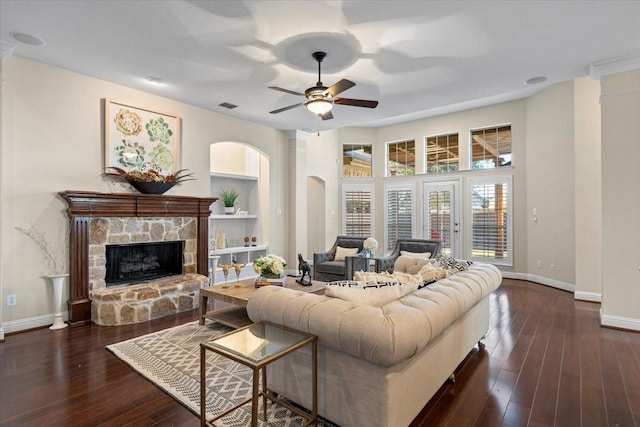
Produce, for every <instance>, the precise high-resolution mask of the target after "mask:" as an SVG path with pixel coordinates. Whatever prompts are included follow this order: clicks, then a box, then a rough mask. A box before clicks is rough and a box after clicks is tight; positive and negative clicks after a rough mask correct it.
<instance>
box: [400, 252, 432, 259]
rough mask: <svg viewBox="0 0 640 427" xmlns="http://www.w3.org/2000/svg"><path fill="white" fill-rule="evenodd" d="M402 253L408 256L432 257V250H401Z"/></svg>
mask: <svg viewBox="0 0 640 427" xmlns="http://www.w3.org/2000/svg"><path fill="white" fill-rule="evenodd" d="M400 255H402V256H408V257H410V258H427V259H429V258H431V252H409V251H400Z"/></svg>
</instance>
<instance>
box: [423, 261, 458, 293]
mask: <svg viewBox="0 0 640 427" xmlns="http://www.w3.org/2000/svg"><path fill="white" fill-rule="evenodd" d="M451 274H453V271H452V270H448V269H445V268H440V267H439V266H437V265H436V264H435V263H431V262H428V263H426V264H424V265H423V266H422V268H421V269H420V271H419V272H418V276H420V278H421V279H422V285H421V286H420V287H422V286H426V285H428V284H430V283H433V282H435V281H438V280H440V279H444V278H445V277H447V276H450V275H451Z"/></svg>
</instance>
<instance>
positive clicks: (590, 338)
mask: <svg viewBox="0 0 640 427" xmlns="http://www.w3.org/2000/svg"><path fill="white" fill-rule="evenodd" d="M491 308H492V314H491V327H490V330H489V333H488V334H487V338H486V340H485V344H486V345H485V347H484V348H482V349H478V348H475V349H474V350H473V351H472V352H471V353H470V355H469V356H468V357H467V359H466V360H465V361H464V362H463V363H462V364H461V365H460V366H459V368H458V370H457V371H456V376H457V381H456V383H454V384H445V385H444V386H443V387H442V388H441V389H440V391H439V392H438V393H437V394H436V396H434V397H433V399H431V401H430V402H429V403H428V404H427V406H426V407H425V408H424V410H423V411H422V413H421V414H420V415H419V416H418V417H417V418H416V420H415V421H414V422H413V424H412V427H422V426H455V427H459V426H500V425H504V426H527V425H528V426H537V427H540V426H612V427H613V426H635V425H638V424H640V333H633V332H623V331H619V330H614V329H606V328H601V327H600V326H599V323H598V310H599V308H600V305H599V304H593V303H586V302H579V301H574V300H573V296H572V295H571V294H569V293H566V292H563V291H559V290H555V289H551V288H548V287H545V286H541V285H537V284H533V283H529V282H524V281H515V280H504V283H503V285H502V286H501V287H500V288H499V289H498V290H497V291H496V292H495V293H494V295H493V297H492V302H491ZM196 318H197V313H196V312H195V311H194V312H189V313H183V314H180V315H177V316H172V317H169V318H164V319H159V320H156V321H152V322H148V323H146V324H141V325H131V326H122V327H100V326H79V327H73V328H67V329H65V330H62V331H55V332H53V331H49V330H48V329H40V330H36V331H31V332H25V333H21V334H15V335H10V336H7V337H6V342H5V343H4V344H0V425H2V426H45V425H46V426H125V425H131V426H197V425H199V419H198V417H197V416H196V415H194V414H193V413H191V412H190V411H189V410H187V409H185V408H184V407H183V406H181V405H180V404H179V403H177V402H176V401H175V400H173V399H172V398H171V397H169V396H168V395H166V394H165V393H164V392H162V391H161V390H160V389H158V388H157V387H155V386H154V385H152V384H151V383H149V382H147V381H146V380H144V379H143V378H142V377H140V376H139V375H138V374H136V373H135V372H134V371H132V370H131V369H129V368H128V367H127V366H126V365H125V364H124V363H122V362H120V361H119V360H118V359H117V358H116V357H115V356H113V355H112V354H111V353H109V352H108V351H107V350H105V348H104V347H105V346H106V345H108V344H111V343H114V342H118V341H121V340H124V339H127V338H131V337H135V336H138V335H143V334H146V333H149V332H152V331H156V330H160V329H164V328H168V327H171V326H175V325H179V324H182V323H186V322H188V321H191V320H195V319H196Z"/></svg>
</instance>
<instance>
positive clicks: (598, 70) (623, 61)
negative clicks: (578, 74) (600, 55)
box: [589, 53, 640, 81]
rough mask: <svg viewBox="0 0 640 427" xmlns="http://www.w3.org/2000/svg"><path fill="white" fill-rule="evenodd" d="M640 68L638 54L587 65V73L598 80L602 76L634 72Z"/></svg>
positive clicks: (639, 54) (639, 55)
mask: <svg viewBox="0 0 640 427" xmlns="http://www.w3.org/2000/svg"><path fill="white" fill-rule="evenodd" d="M639 68H640V53H634V54H632V55H627V56H622V57H620V58H615V59H607V60H606V61H600V62H595V63H593V64H591V65H589V73H590V74H591V77H592V78H594V79H596V80H598V81H599V80H600V79H601V78H602V77H603V76H607V75H609V74H617V73H622V72H625V71H631V70H636V69H639Z"/></svg>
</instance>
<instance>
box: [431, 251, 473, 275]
mask: <svg viewBox="0 0 640 427" xmlns="http://www.w3.org/2000/svg"><path fill="white" fill-rule="evenodd" d="M471 264H473V261H465V260H462V259H456V258H454V257H452V256H450V255H445V254H438V255H437V256H436V265H437V266H439V267H440V268H445V269H447V270H456V271H465V270H466V269H467V268H469V266H470V265H471Z"/></svg>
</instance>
